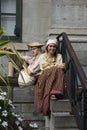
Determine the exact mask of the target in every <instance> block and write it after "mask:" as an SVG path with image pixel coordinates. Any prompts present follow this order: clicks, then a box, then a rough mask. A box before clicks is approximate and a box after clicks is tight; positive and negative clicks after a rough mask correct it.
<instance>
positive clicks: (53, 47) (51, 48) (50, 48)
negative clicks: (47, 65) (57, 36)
mask: <svg viewBox="0 0 87 130" xmlns="http://www.w3.org/2000/svg"><path fill="white" fill-rule="evenodd" d="M56 49H57V46H56V45H55V44H54V43H51V44H49V45H48V49H47V50H48V53H50V54H55V52H56Z"/></svg>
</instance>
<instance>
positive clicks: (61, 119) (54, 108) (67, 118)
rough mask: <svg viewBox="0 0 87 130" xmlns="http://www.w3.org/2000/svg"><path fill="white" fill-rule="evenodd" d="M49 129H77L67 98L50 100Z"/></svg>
mask: <svg viewBox="0 0 87 130" xmlns="http://www.w3.org/2000/svg"><path fill="white" fill-rule="evenodd" d="M50 110H51V118H50V123H49V124H50V129H49V130H78V127H77V124H76V121H75V117H74V115H72V114H70V113H71V105H70V102H69V99H62V100H51V102H50Z"/></svg>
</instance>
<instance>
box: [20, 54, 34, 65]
mask: <svg viewBox="0 0 87 130" xmlns="http://www.w3.org/2000/svg"><path fill="white" fill-rule="evenodd" d="M22 58H23V59H24V60H25V62H27V63H28V64H30V61H31V60H32V57H31V56H22Z"/></svg>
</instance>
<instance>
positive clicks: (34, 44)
mask: <svg viewBox="0 0 87 130" xmlns="http://www.w3.org/2000/svg"><path fill="white" fill-rule="evenodd" d="M27 46H28V47H42V46H44V44H43V43H39V42H32V43H29V44H28V45H27Z"/></svg>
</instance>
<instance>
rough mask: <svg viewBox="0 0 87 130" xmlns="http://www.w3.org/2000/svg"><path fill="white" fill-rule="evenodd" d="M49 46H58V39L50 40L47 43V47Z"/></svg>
mask: <svg viewBox="0 0 87 130" xmlns="http://www.w3.org/2000/svg"><path fill="white" fill-rule="evenodd" d="M49 44H55V45H57V39H49V40H48V41H47V44H46V46H48V45H49Z"/></svg>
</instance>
